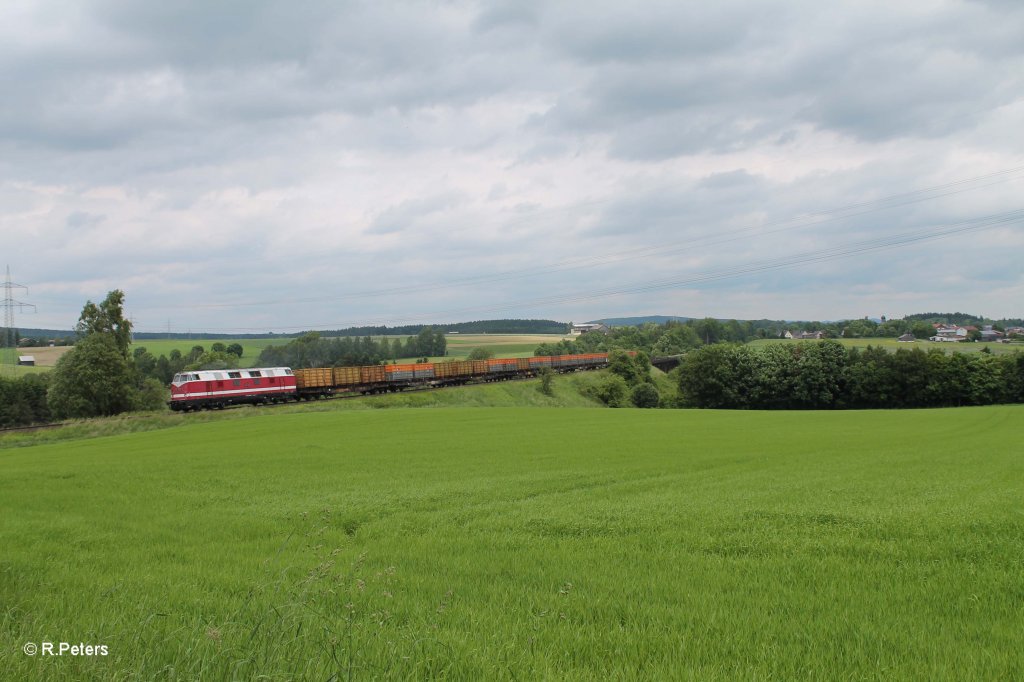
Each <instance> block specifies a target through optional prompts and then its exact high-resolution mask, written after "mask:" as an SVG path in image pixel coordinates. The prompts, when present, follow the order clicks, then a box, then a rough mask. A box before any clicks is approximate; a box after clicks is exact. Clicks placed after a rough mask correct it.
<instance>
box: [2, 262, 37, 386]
mask: <svg viewBox="0 0 1024 682" xmlns="http://www.w3.org/2000/svg"><path fill="white" fill-rule="evenodd" d="M14 289H24V290H25V291H26V292H27V291H28V287H26V286H25V285H23V284H15V283H14V282H12V281H11V266H10V265H8V266H7V276H6V278H5V279H4V302H3V307H4V332H3V334H4V338H3V340H2V347H3V353H4V356H5V357H4V359H5V360H7V359H9V360H10V362H2V363H0V365H2V366H3V369H2V371H3V373H4V375H7V376H11V375H13V374H14V367H15V365H16V364H17V359H18V335H17V331H16V330H15V328H14V311H15V310H16V309H17V310H18V311H22V310H27V309H29V308H31V309H32V310H33V311H34V310H35V309H36V307H35V306H34V305H32V304H31V303H22V302H21V301H16V300H14ZM11 349H14V350H11Z"/></svg>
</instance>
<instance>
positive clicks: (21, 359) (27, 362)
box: [18, 355, 36, 367]
mask: <svg viewBox="0 0 1024 682" xmlns="http://www.w3.org/2000/svg"><path fill="white" fill-rule="evenodd" d="M18 364H19V365H22V366H24V367H35V366H36V359H35V357H34V356H31V355H19V356H18Z"/></svg>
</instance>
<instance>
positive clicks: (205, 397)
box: [169, 353, 608, 412]
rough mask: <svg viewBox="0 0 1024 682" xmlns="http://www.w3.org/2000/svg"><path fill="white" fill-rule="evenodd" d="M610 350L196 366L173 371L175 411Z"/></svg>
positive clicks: (556, 366) (539, 364)
mask: <svg viewBox="0 0 1024 682" xmlns="http://www.w3.org/2000/svg"><path fill="white" fill-rule="evenodd" d="M607 364H608V354H607V353H584V354H581V355H549V356H539V357H532V358H494V359H491V360H454V361H449V362H421V363H415V364H406V365H369V366H364V367H316V368H312V369H296V370H292V369H291V368H289V367H253V368H251V369H223V370H196V371H192V372H181V373H180V374H176V375H174V380H173V381H172V382H171V401H170V403H169V405H170V407H171V409H172V410H177V411H184V412H187V411H190V410H200V409H223V408H225V407H227V406H229V405H241V404H254V405H261V404H266V403H282V402H287V401H289V400H312V399H314V398H323V397H326V396H330V395H334V394H336V393H341V394H363V395H369V394H373V393H387V392H392V391H402V390H405V389H407V388H433V387H441V386H457V385H460V384H467V383H471V382H472V383H476V382H481V381H502V380H505V379H512V378H515V377H530V376H535V375H536V374H537V373H538V372H540V371H541V370H542V369H543V368H545V367H546V368H550V369H551V370H552V371H555V372H573V371H578V370H585V369H600V368H601V367H604V366H605V365H607Z"/></svg>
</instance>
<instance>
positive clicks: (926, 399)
mask: <svg viewBox="0 0 1024 682" xmlns="http://www.w3.org/2000/svg"><path fill="white" fill-rule="evenodd" d="M678 372H679V375H678V386H679V394H680V399H681V403H682V405H683V406H686V407H699V408H721V409H752V410H780V409H781V410H800V409H816V410H820V409H864V408H918V407H957V406H963V405H992V404H997V403H1022V402H1024V353H1020V352H1017V353H1012V354H1006V355H995V354H992V353H991V352H987V353H986V352H982V353H951V354H949V355H947V354H945V353H944V352H943V351H942V350H940V349H931V350H929V351H927V352H926V351H923V350H921V349H919V348H915V349H910V350H905V349H899V350H897V351H896V352H889V351H887V350H886V349H884V348H878V347H870V346H869V347H868V348H866V349H859V348H849V349H848V348H845V347H844V346H843V345H842V344H840V343H838V342H836V341H821V342H814V343H796V344H777V345H769V346H765V347H761V348H754V347H750V346H740V345H734V344H719V345H712V346H706V347H704V348H700V349H698V350H695V351H693V352H691V353H688V354H687V355H686V356H685V357H684V358H683V362H682V364H681V366H680V368H679V370H678Z"/></svg>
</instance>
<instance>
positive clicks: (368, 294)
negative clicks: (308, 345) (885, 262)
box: [154, 166, 1024, 309]
mask: <svg viewBox="0 0 1024 682" xmlns="http://www.w3.org/2000/svg"><path fill="white" fill-rule="evenodd" d="M1022 172H1024V166H1015V167H1012V168H1006V169H1003V170H999V171H995V172H992V173H987V174H985V175H978V176H974V177H970V178H963V179H960V180H955V181H951V182H948V183H944V184H940V185H934V186H931V187H925V188H922V189H919V190H913V191H910V192H901V193H898V194H891V195H888V196H884V197H880V198H878V199H873V200H870V201H861V202H856V203H851V204H846V205H843V206H839V207H836V208H832V209H824V210H821V211H813V212H809V213H804V214H800V215H797V216H793V217H789V218H782V219H777V220H771V221H768V222H765V223H762V224H759V225H756V226H749V227H743V228H738V229H735V230H729V231H724V232H717V233H715V234H713V235H704V236H699V237H694V238H690V239H685V240H677V241H670V242H663V243H660V244H655V245H649V246H642V247H637V248H633V249H627V250H624V251H617V252H615V253H606V254H599V255H595V256H581V257H576V258H569V259H566V260H562V261H559V262H557V263H553V264H550V265H537V266H531V267H527V268H520V269H515V270H505V271H499V272H491V273H487V274H484V275H477V276H471V277H458V278H450V279H446V280H444V281H441V282H434V283H427V284H410V285H402V286H395V287H387V288H382V289H373V290H365V291H355V292H349V293H345V294H340V295H333V296H318V297H308V298H287V299H276V300H260V301H242V302H234V303H191V304H187V305H184V304H183V305H169V306H154V308H155V309H157V308H158V309H172V308H190V309H200V308H213V309H216V308H245V307H257V306H258V307H269V306H276V305H296V304H306V303H332V302H334V303H340V302H344V301H353V300H359V299H366V298H379V297H384V296H394V295H398V294H407V293H422V292H425V291H436V290H440V289H449V288H453V287H464V286H469V285H478V284H486V283H493V282H502V281H508V280H512V279H522V278H526V277H537V276H539V275H545V274H555V273H562V272H568V271H571V270H579V269H585V268H590V267H595V266H599V265H609V264H614V263H622V262H625V261H631V260H637V259H644V258H650V257H654V256H669V255H674V254H678V253H680V252H682V251H685V250H688V249H691V248H694V247H708V246H717V245H721V244H726V243H730V242H735V241H738V240H741V239H744V238H757V237H766V236H771V235H777V234H780V233H782V232H788V231H792V230H799V229H805V228H808V227H815V226H818V225H822V224H825V223H829V222H834V221H837V220H842V219H848V218H853V217H858V216H863V215H868V214H870V213H876V212H879V211H884V210H890V209H893V208H900V207H903V206H908V205H912V204H917V203H922V202H925V201H933V200H935V199H941V198H945V197H949V196H954V195H957V194H961V193H964V192H970V191H974V190H977V189H983V188H985V187H991V186H993V185H997V184H1001V183H1004V182H1011V181H1015V180H1020V179H1021V177H1019V176H1020V175H1021V173H1022ZM593 203H603V202H593ZM774 226H777V227H776V229H766V228H772V227H774Z"/></svg>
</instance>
